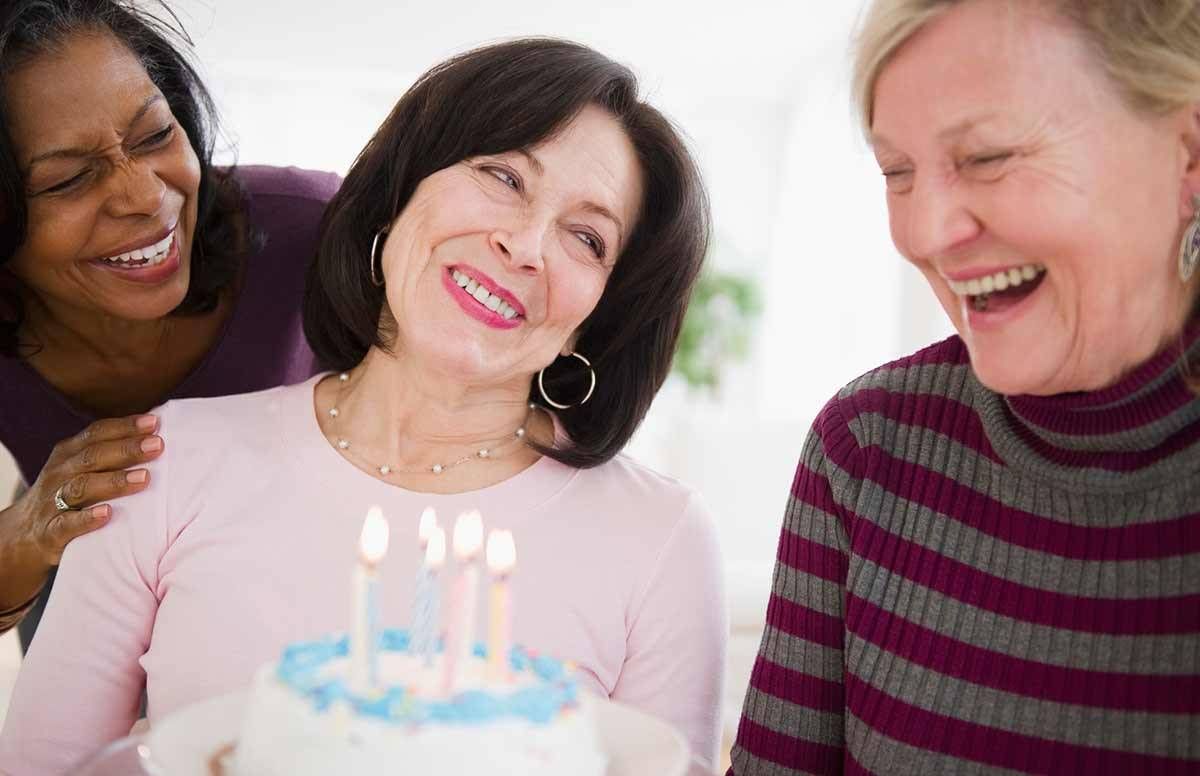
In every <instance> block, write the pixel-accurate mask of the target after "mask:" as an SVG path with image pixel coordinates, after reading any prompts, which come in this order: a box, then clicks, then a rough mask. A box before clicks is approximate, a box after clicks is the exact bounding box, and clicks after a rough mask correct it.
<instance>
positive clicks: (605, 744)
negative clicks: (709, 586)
mask: <svg viewBox="0 0 1200 776" xmlns="http://www.w3.org/2000/svg"><path fill="white" fill-rule="evenodd" d="M247 697H248V696H247V694H246V693H244V692H242V693H235V694H232V695H223V696H219V697H216V698H210V699H209V700H206V701H202V702H200V703H196V704H193V705H191V706H188V707H186V708H183V709H180V710H178V711H176V712H174V713H173V714H170V715H168V716H166V717H165V718H163V719H162V720H160V721H159V722H158V723H156V724H155V725H154V726H153V727H152V728H151V729H150V731H149V733H148V734H147V735H146V739H145V744H146V747H147V749H148V750H149V751H148V759H149V760H150V762H151V763H152V764H153V766H155V767H157V768H158V772H161V773H168V774H171V776H230V773H229V771H228V770H227V769H225V770H224V772H223V773H217V772H215V771H214V770H213V769H212V768H213V765H214V763H217V764H219V761H218V759H217V757H216V756H217V755H219V754H223V752H222V751H221V750H222V749H224V748H226V747H228V746H230V745H231V744H232V743H233V742H235V740H236V739H237V736H238V733H239V731H240V728H241V722H242V719H243V716H244V715H245V710H246V702H247ZM591 702H592V705H593V709H594V711H595V722H596V733H597V739H598V742H599V747H600V751H601V752H602V753H603V754H604V755H605V757H607V759H608V768H607V770H606V771H605V772H604V773H605V776H684V775H685V774H686V773H687V767H688V750H687V745H686V744H685V743H684V740H683V737H682V736H680V735H679V733H678V732H676V731H675V729H674V728H672V727H671V726H670V725H668V724H667V723H665V722H663V721H662V720H660V719H658V718H657V717H652V716H650V715H649V714H646V713H645V712H642V711H638V710H637V709H633V708H630V707H629V706H625V705H623V704H620V703H615V702H613V701H610V700H607V699H605V698H592V699H591ZM221 760H223V761H224V762H228V761H229V759H228V757H225V758H221ZM150 772H154V771H150ZM564 776H567V775H565V774H564Z"/></svg>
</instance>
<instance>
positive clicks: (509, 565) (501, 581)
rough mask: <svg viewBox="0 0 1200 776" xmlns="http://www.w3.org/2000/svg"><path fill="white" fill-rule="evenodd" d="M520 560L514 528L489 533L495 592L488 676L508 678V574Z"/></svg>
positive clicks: (493, 594) (510, 643)
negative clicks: (513, 532)
mask: <svg viewBox="0 0 1200 776" xmlns="http://www.w3.org/2000/svg"><path fill="white" fill-rule="evenodd" d="M516 563H517V548H516V545H515V544H514V543H513V535H512V532H511V531H492V532H491V533H490V534H488V541H487V565H488V571H490V572H491V574H492V594H491V601H490V605H489V606H488V614H489V622H488V666H487V668H488V670H487V673H488V678H489V679H490V680H492V681H496V682H507V681H508V676H509V672H508V652H509V649H510V648H511V646H512V592H511V590H510V588H509V584H508V575H509V574H511V573H512V570H513V566H515V565H516Z"/></svg>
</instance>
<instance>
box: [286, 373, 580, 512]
mask: <svg viewBox="0 0 1200 776" xmlns="http://www.w3.org/2000/svg"><path fill="white" fill-rule="evenodd" d="M329 374H331V373H330V372H323V373H321V374H317V375H314V376H313V377H311V378H309V379H308V380H306V381H305V382H303V383H299V384H297V385H294V386H292V387H291V388H285V389H283V392H284V396H283V405H282V410H283V417H284V424H283V425H284V428H283V437H284V443H285V444H284V447H285V449H290V450H293V451H295V453H296V455H297V456H301V457H303V459H304V460H303V465H302V466H301V467H300V468H301V469H302V470H304V471H309V472H312V474H313V476H315V477H321V476H325V475H328V476H330V477H331V479H335V480H337V485H336V487H339V488H345V487H346V486H347V484H350V485H351V486H352V487H354V488H355V489H356V491H357V492H359V493H361V494H362V495H375V494H378V497H379V498H380V499H383V500H387V499H394V498H396V496H397V495H400V494H407V495H409V496H411V497H413V498H424V499H428V500H429V501H430V502H431V503H433V504H434V505H435V506H437V505H438V504H443V505H445V506H459V504H457V502H462V506H464V507H480V508H482V507H483V506H486V505H487V504H489V503H492V504H494V503H498V502H510V503H511V502H517V501H519V502H521V506H522V508H524V509H532V508H534V507H537V506H540V505H541V504H544V503H545V502H546V501H549V500H550V499H552V498H553V497H554V496H555V495H557V494H558V493H559V492H561V491H562V490H563V489H564V488H566V486H567V485H568V484H569V483H570V481H571V480H572V479H573V478H574V477H575V476H576V475H578V474H579V471H580V470H578V469H574V468H571V467H570V466H566V465H564V464H561V463H559V462H558V461H556V460H554V459H553V458H549V457H547V456H542V457H541V458H539V459H538V460H537V461H536V462H534V464H533V465H532V466H530V467H529V468H528V469H525V470H524V471H522V472H518V473H517V474H515V475H513V476H512V477H509V478H508V479H506V480H503V481H501V482H498V483H496V484H494V485H489V486H487V487H485V488H479V489H476V490H468V491H463V492H462V493H450V494H445V493H428V492H424V491H416V490H409V489H407V488H402V487H400V486H398V485H393V484H390V483H388V482H384V481H383V480H381V479H379V478H377V477H372V476H371V475H370V474H368V473H367V472H364V471H363V470H362V469H359V468H358V467H357V466H355V465H354V464H352V463H351V462H349V461H347V460H346V459H345V458H343V457H342V456H341V455H340V454H338V452H337V451H336V450H334V449H333V446H332V445H330V444H329V441H328V440H327V439H326V438H325V434H324V432H323V431H322V430H321V426H320V423H319V422H318V420H317V412H318V410H317V408H316V402H315V400H314V396H313V394H314V391H315V390H316V386H317V383H318V382H320V380H321V379H322V378H324V377H327V376H328V375H329ZM555 428H556V430H557V431H558V432H559V434H561V428H560V427H559V425H558V422H557V419H555Z"/></svg>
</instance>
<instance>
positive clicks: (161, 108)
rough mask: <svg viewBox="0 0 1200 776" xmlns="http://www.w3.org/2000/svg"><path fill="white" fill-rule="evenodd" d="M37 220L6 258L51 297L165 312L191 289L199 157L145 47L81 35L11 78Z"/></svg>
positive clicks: (115, 309)
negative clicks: (138, 50) (151, 71)
mask: <svg viewBox="0 0 1200 776" xmlns="http://www.w3.org/2000/svg"><path fill="white" fill-rule="evenodd" d="M5 100H6V104H7V107H8V113H9V115H10V116H11V125H10V126H9V128H8V129H9V132H10V135H11V137H12V140H13V145H14V150H15V152H16V156H17V164H18V165H19V166H20V168H21V169H22V170H23V171H24V172H25V188H26V197H27V205H28V230H27V235H26V239H25V242H24V243H23V244H22V245H21V246H20V247H19V248H18V249H17V251H16V253H15V254H14V255H13V257H12V259H11V260H10V261H9V262H8V263H7V264H6V265H5V268H6V269H7V270H9V271H11V272H12V273H13V274H14V275H15V276H16V277H18V278H19V279H20V280H21V281H22V282H23V283H25V284H26V285H27V286H28V287H29V288H30V289H32V290H33V291H34V292H35V293H36V294H37V295H38V296H39V297H41V298H42V299H43V300H45V301H46V302H47V304H48V305H50V306H54V305H58V306H60V307H67V308H71V309H74V310H77V311H85V312H87V313H89V314H100V315H105V316H113V317H117V318H122V319H127V320H149V319H154V318H160V317H162V316H164V315H166V314H167V313H168V312H170V311H171V310H173V309H174V308H175V307H176V306H178V305H179V303H180V302H181V301H182V300H183V297H184V295H185V294H186V293H187V288H188V280H189V267H190V254H191V245H192V236H193V233H194V229H195V223H196V199H197V191H198V189H199V185H200V164H199V161H198V160H197V158H196V155H195V153H194V152H193V150H192V147H191V145H190V144H189V142H188V138H187V136H186V134H185V133H184V131H183V129H182V128H181V127H180V126H179V124H178V122H177V121H176V120H175V117H174V116H173V115H172V113H171V109H170V107H169V106H168V105H167V103H166V100H165V99H164V98H163V96H162V94H161V93H160V92H159V90H158V89H157V88H156V87H155V86H154V84H153V82H151V80H150V77H149V75H148V74H147V73H146V70H145V68H143V67H142V65H141V64H140V63H139V62H138V60H137V58H136V57H135V56H134V55H133V54H132V53H131V52H130V51H129V50H128V49H127V48H125V47H124V46H123V45H122V44H121V43H120V42H118V41H117V40H116V39H115V38H114V37H112V36H111V35H109V34H106V33H99V32H98V33H94V34H76V35H74V36H72V37H70V38H68V39H67V40H66V41H65V42H64V44H63V45H62V46H61V47H59V48H56V49H54V50H53V51H52V52H51V53H46V54H41V55H38V56H36V57H35V58H34V59H32V60H30V61H29V62H27V63H24V64H22V65H21V66H20V67H18V68H17V69H16V70H15V72H13V73H11V74H9V75H7V76H6V77H5Z"/></svg>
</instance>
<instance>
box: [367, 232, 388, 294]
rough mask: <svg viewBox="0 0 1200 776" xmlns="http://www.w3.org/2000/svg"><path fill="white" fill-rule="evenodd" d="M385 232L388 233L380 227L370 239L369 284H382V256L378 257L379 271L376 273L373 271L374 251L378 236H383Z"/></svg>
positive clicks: (376, 246) (377, 244)
mask: <svg viewBox="0 0 1200 776" xmlns="http://www.w3.org/2000/svg"><path fill="white" fill-rule="evenodd" d="M387 233H388V231H387V230H386V229H380V230H379V231H378V232H376V233H375V239H374V240H371V256H370V262H371V284H372V285H374V286H376V287H379V286H382V285H383V257H382V256H380V257H379V272H378V273H376V272H375V253H376V249H377V248H378V247H379V238H380V237H383V236H385V235H386V234H387Z"/></svg>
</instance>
